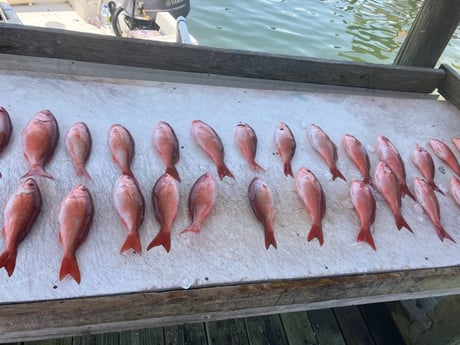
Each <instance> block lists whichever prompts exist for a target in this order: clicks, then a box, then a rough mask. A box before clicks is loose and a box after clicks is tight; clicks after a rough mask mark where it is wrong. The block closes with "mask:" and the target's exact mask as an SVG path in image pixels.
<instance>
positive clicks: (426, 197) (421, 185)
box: [414, 177, 456, 243]
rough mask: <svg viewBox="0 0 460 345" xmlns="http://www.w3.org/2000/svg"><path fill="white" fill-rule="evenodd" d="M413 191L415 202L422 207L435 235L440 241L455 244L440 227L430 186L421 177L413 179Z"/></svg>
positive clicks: (437, 204) (434, 195)
mask: <svg viewBox="0 0 460 345" xmlns="http://www.w3.org/2000/svg"><path fill="white" fill-rule="evenodd" d="M414 190H415V196H416V198H417V201H418V202H419V204H420V205H422V207H423V210H424V211H425V213H426V214H427V215H428V217H429V218H430V220H431V222H432V223H433V224H434V227H435V229H436V233H437V234H438V236H439V238H440V239H441V241H444V239H445V238H447V239H449V240H451V241H452V242H454V243H456V242H455V240H454V239H453V238H452V237H451V236H450V235H449V234H448V233H447V231H446V230H444V228H443V226H442V225H441V220H440V211H439V203H438V199H437V198H436V194H435V193H434V191H433V189H432V188H431V186H430V185H429V184H428V183H427V182H426V181H425V180H424V179H423V178H421V177H415V178H414Z"/></svg>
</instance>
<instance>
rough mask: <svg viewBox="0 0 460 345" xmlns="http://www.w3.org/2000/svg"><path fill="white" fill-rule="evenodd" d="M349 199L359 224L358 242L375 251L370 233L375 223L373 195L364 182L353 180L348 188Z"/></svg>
mask: <svg viewBox="0 0 460 345" xmlns="http://www.w3.org/2000/svg"><path fill="white" fill-rule="evenodd" d="M350 199H351V202H352V203H353V206H354V208H355V210H356V212H357V213H358V217H359V222H360V223H361V229H360V230H359V234H358V242H361V241H365V242H367V243H368V244H369V245H370V246H371V247H372V248H373V249H374V250H377V248H376V247H375V242H374V239H373V237H372V232H371V226H372V224H374V222H375V210H376V203H375V198H374V194H372V191H371V190H370V189H369V186H368V185H367V184H366V183H365V182H362V181H357V180H355V181H353V182H352V183H351V186H350Z"/></svg>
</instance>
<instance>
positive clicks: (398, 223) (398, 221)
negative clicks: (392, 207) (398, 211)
mask: <svg viewBox="0 0 460 345" xmlns="http://www.w3.org/2000/svg"><path fill="white" fill-rule="evenodd" d="M395 221H396V226H397V227H398V230H401V228H406V229H407V230H409V231H410V232H412V233H414V231H412V229H411V227H410V226H409V224H407V222H406V220H405V219H404V217H403V216H402V215H397V216H395Z"/></svg>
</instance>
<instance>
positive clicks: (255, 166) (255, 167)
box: [250, 162, 292, 173]
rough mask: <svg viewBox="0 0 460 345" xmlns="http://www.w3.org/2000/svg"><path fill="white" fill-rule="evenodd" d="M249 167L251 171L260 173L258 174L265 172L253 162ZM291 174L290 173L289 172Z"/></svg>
mask: <svg viewBox="0 0 460 345" xmlns="http://www.w3.org/2000/svg"><path fill="white" fill-rule="evenodd" d="M250 166H251V169H252V170H253V171H255V172H260V173H263V172H265V169H264V168H262V167H261V166H260V165H259V164H257V163H256V162H253V163H251V164H250ZM291 172H292V171H291Z"/></svg>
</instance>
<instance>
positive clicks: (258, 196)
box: [248, 177, 277, 249]
mask: <svg viewBox="0 0 460 345" xmlns="http://www.w3.org/2000/svg"><path fill="white" fill-rule="evenodd" d="M248 197H249V202H250V204H251V208H252V210H253V211H254V214H255V216H256V217H257V219H258V220H259V221H260V222H261V223H262V225H263V226H264V232H265V248H266V249H268V248H269V247H270V245H272V246H273V247H275V248H276V247H277V245H276V240H275V234H274V232H273V221H274V219H275V211H274V209H273V196H272V193H271V191H270V188H269V187H268V185H267V184H266V183H265V182H264V181H262V180H261V179H260V178H258V177H255V178H254V179H253V180H252V181H251V183H250V185H249V188H248Z"/></svg>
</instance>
